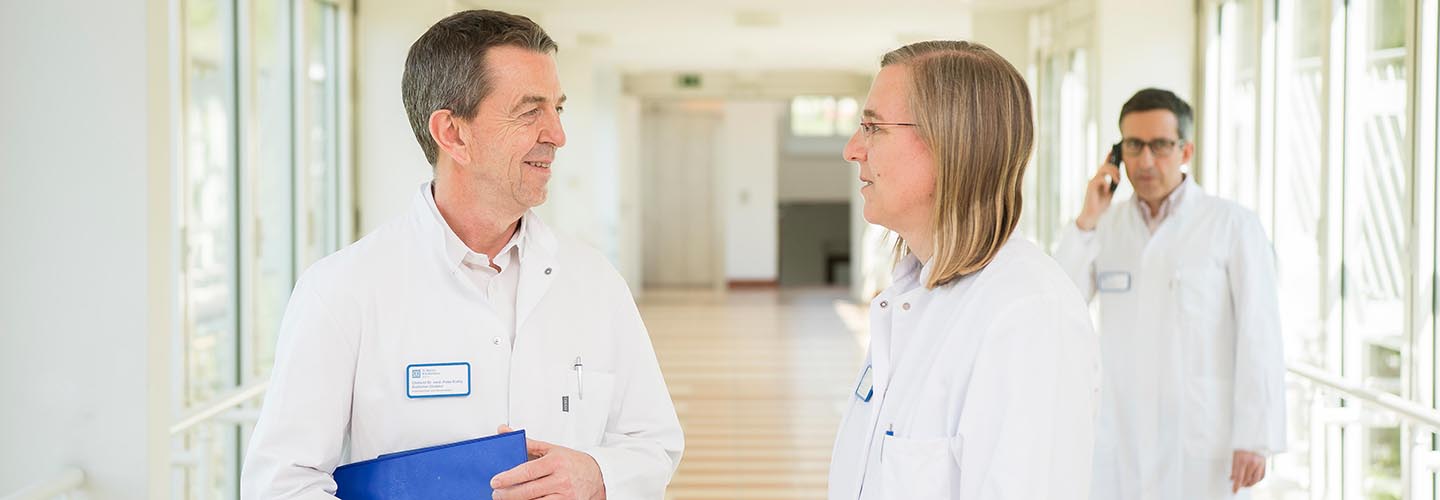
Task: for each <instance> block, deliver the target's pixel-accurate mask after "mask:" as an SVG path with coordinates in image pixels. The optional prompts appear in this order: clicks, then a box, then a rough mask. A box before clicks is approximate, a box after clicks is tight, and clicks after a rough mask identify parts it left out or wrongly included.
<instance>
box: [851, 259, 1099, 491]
mask: <svg viewBox="0 0 1440 500" xmlns="http://www.w3.org/2000/svg"><path fill="white" fill-rule="evenodd" d="M929 272H930V269H929V266H921V265H920V263H919V261H918V260H916V259H915V257H914V256H910V257H906V258H905V259H904V260H902V261H901V262H900V263H899V264H898V265H897V266H896V268H895V276H896V278H895V282H894V284H892V285H891V286H890V287H889V288H887V289H886V290H885V291H884V292H882V293H881V294H880V295H879V296H877V297H876V298H875V299H874V300H872V301H871V304H870V333H871V335H870V353H869V356H868V358H867V361H866V364H867V365H869V366H868V370H870V372H871V380H873V392H872V391H870V390H868V389H871V387H865V386H864V384H863V381H864V380H865V376H864V375H863V373H865V370H866V368H862V369H861V371H860V372H857V375H859V376H857V378H856V381H857V383H856V385H855V386H850V387H846V388H845V390H847V392H850V394H849V401H848V403H847V408H848V409H847V410H846V412H845V418H844V420H843V421H842V422H841V424H840V431H839V432H838V433H837V434H836V438H835V449H834V452H833V454H832V455H831V462H830V481H829V498H830V500H856V499H861V500H872V499H873V500H890V499H893V500H902V499H903V500H911V499H960V500H1045V499H1066V500H1070V499H1077V498H1084V492H1087V491H1089V481H1090V460H1091V457H1092V438H1093V436H1094V432H1095V406H1096V404H1097V401H1096V398H1097V391H1098V389H1099V384H1100V379H1099V377H1100V373H1099V354H1098V350H1099V346H1098V340H1097V339H1096V337H1095V333H1094V331H1093V329H1092V328H1091V326H1090V319H1089V316H1088V314H1087V312H1086V309H1085V305H1084V301H1083V300H1082V299H1081V298H1080V296H1079V294H1078V293H1076V291H1075V287H1074V286H1073V285H1072V284H1071V283H1070V282H1069V279H1068V278H1067V277H1066V276H1065V274H1064V273H1063V272H1062V271H1061V270H1060V268H1059V266H1057V265H1056V264H1055V262H1054V261H1053V260H1051V259H1050V258H1049V257H1048V256H1046V255H1045V254H1044V253H1043V252H1041V251H1040V250H1039V249H1038V248H1035V246H1034V245H1033V244H1031V243H1030V242H1028V241H1025V240H1024V239H1023V238H1020V237H1019V236H1013V237H1011V239H1010V241H1009V242H1007V243H1006V244H1005V246H1004V247H1002V248H1001V250H1000V252H999V253H998V254H997V255H996V256H995V258H994V260H992V261H991V262H990V264H989V265H987V266H986V267H985V268H984V269H982V270H980V271H978V272H976V273H973V274H971V275H968V276H965V277H962V278H960V279H959V280H956V281H953V282H951V283H949V284H946V285H944V286H940V287H937V288H935V289H933V290H932V289H928V288H926V287H925V286H924V285H923V283H924V282H925V279H924V278H925V276H926V275H928V273H929ZM857 388H858V389H859V390H858V391H853V389H857ZM855 392H859V393H861V394H859V395H857V394H855ZM866 394H869V395H870V397H869V399H868V401H867V400H866V399H865V398H864V396H865V395H866Z"/></svg>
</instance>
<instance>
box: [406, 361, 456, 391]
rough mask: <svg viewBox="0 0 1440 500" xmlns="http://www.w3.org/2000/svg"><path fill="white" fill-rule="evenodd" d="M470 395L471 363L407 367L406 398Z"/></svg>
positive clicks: (426, 364)
mask: <svg viewBox="0 0 1440 500" xmlns="http://www.w3.org/2000/svg"><path fill="white" fill-rule="evenodd" d="M469 395H470V363H463V362H457V363H425V364H414V365H409V366H406V367H405V396H406V397H409V398H412V399H413V398H443V397H464V396H469Z"/></svg>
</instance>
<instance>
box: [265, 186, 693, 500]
mask: <svg viewBox="0 0 1440 500" xmlns="http://www.w3.org/2000/svg"><path fill="white" fill-rule="evenodd" d="M423 189H427V190H428V189H429V184H428V183H427V184H426V186H425V187H424V188H423ZM431 210H432V208H431V207H430V206H429V205H427V201H426V198H425V196H424V193H423V192H422V193H421V194H420V195H419V196H417V197H416V202H415V204H414V206H413V207H412V208H411V210H410V212H409V214H408V215H407V216H405V217H402V218H401V219H398V220H396V221H394V222H392V223H390V224H388V225H386V226H384V227H381V228H380V229H378V230H376V231H375V232H374V233H372V234H370V235H369V236H366V237H365V238H364V239H362V240H360V241H359V242H356V243H355V244H353V245H350V246H349V247H346V248H345V249H344V250H341V251H340V252H337V253H336V254H334V255H331V256H329V257H326V258H325V259H322V260H321V261H320V262H317V263H316V264H315V265H314V266H312V267H311V268H310V269H309V270H307V271H306V272H305V274H304V276H303V277H302V278H301V279H300V281H299V283H297V284H296V287H295V291H294V293H293V294H292V295H291V299H290V305H289V307H288V308H287V310H286V312H285V318H284V321H283V323H282V325H281V329H280V338H279V344H278V346H277V352H276V359H275V368H274V372H273V375H272V378H271V383H270V389H269V390H268V393H267V394H266V397H265V404H264V407H263V409H262V411H261V415H260V420H259V422H258V423H257V424H256V428H255V433H254V435H253V437H252V439H251V442H250V448H249V451H248V453H247V454H246V460H245V466H244V471H243V473H242V477H241V488H242V493H241V496H242V497H244V498H246V499H262V498H263V499H278V498H310V499H329V498H334V497H333V496H332V495H333V493H334V491H335V482H334V481H333V479H332V478H331V473H332V471H334V470H335V468H336V467H337V466H339V465H342V464H345V463H350V462H357V461H361V460H366V459H370V458H374V457H376V456H378V455H381V454H385V453H393V452H398V451H403V450H410V449H414V448H420V447H425V446H433V445H438V444H443V443H450V442H455V441H461V440H466V439H473V438H477V437H482V436H489V435H492V434H495V430H496V428H497V427H498V426H499V425H500V424H505V423H508V424H509V425H510V426H512V427H514V428H516V429H524V430H525V431H526V433H527V435H528V437H531V438H534V439H538V440H542V441H548V442H551V443H555V444H558V445H561V446H566V447H570V448H574V449H577V450H580V451H583V452H585V453H588V454H590V455H591V456H593V457H594V459H595V461H596V463H598V464H599V466H600V471H601V474H602V475H603V477H604V479H605V488H606V490H607V492H608V496H609V497H610V498H635V499H659V498H661V497H662V496H663V492H664V489H665V485H666V484H667V483H668V482H669V480H670V477H671V475H672V474H673V473H674V471H675V467H676V466H677V465H678V464H679V461H680V454H681V450H682V448H683V447H684V438H683V435H682V434H681V429H680V424H679V421H678V419H677V418H676V415H675V408H674V406H673V404H672V403H671V400H670V395H669V391H668V390H667V389H666V387H665V381H664V379H663V378H661V374H660V368H659V364H658V363H657V362H656V360H655V353H654V350H653V349H652V347H651V343H650V338H649V336H648V334H647V333H646V331H645V325H644V324H643V323H641V321H640V315H639V313H638V312H637V310H636V308H635V303H634V300H633V299H632V298H631V296H630V291H629V288H628V287H627V286H626V284H625V282H624V281H623V280H622V279H621V277H620V275H619V274H618V273H616V271H615V270H614V268H613V267H611V266H610V264H609V263H608V262H607V261H606V260H605V258H604V257H603V256H601V255H600V254H599V253H598V252H596V251H594V250H592V249H590V248H588V247H585V246H583V245H581V244H579V243H577V242H574V241H571V240H568V239H562V238H560V237H558V236H557V235H555V234H553V233H551V232H550V230H549V229H548V228H546V226H545V225H544V223H543V222H542V221H541V220H540V218H539V217H537V216H536V215H535V214H534V213H533V212H532V213H527V214H526V215H525V217H524V219H523V221H522V225H523V227H524V230H526V231H528V233H527V243H526V244H527V245H528V246H527V249H526V251H525V257H524V259H525V260H523V261H522V264H521V268H520V270H521V276H520V282H519V287H518V295H517V296H516V311H515V312H516V315H515V324H516V334H515V341H514V343H513V345H512V346H511V347H510V348H508V349H497V348H495V347H492V346H486V345H485V344H487V343H496V344H499V343H500V339H501V338H509V333H507V332H505V331H504V329H503V328H502V326H501V325H500V322H499V320H497V319H496V316H495V313H494V312H493V311H491V310H490V309H489V308H488V307H487V305H486V304H485V303H484V302H483V300H482V299H480V298H479V297H478V296H477V294H474V293H471V292H473V290H474V287H473V286H467V285H469V284H468V283H467V282H466V281H465V278H464V277H462V276H460V275H458V274H457V273H454V272H451V270H452V269H453V264H454V263H453V262H447V260H446V259H445V256H444V254H445V238H446V229H447V228H446V227H445V226H444V224H443V221H442V220H437V219H436V217H434V216H433V214H432V212H431ZM552 268H553V269H554V270H555V272H553V273H547V272H546V271H548V270H550V269H552ZM562 271H563V272H562ZM577 357H579V358H583V360H584V363H585V375H584V382H583V383H584V394H585V398H584V399H580V398H578V397H577V395H578V393H579V391H580V387H578V385H579V384H580V383H581V382H580V381H579V380H578V378H577V377H576V373H575V370H574V363H575V360H576V358H577ZM453 362H464V363H469V364H470V395H468V396H465V397H435V398H423V399H411V398H408V397H407V395H406V390H407V382H406V379H405V374H406V367H407V366H408V365H410V364H419V363H453ZM563 397H568V399H569V408H568V409H569V411H564V410H565V408H563V407H562V398H563ZM347 447H348V450H349V453H348V454H345V453H344V451H345V450H346V449H347Z"/></svg>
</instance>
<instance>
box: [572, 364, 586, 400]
mask: <svg viewBox="0 0 1440 500" xmlns="http://www.w3.org/2000/svg"><path fill="white" fill-rule="evenodd" d="M574 368H575V388H576V391H577V394H576V395H577V396H580V399H585V362H584V361H581V360H580V356H575V366H574Z"/></svg>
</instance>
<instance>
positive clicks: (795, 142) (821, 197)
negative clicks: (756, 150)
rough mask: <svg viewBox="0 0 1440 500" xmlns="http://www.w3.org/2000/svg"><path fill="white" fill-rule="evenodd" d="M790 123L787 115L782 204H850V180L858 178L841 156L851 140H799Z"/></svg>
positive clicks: (782, 144)
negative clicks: (792, 133)
mask: <svg viewBox="0 0 1440 500" xmlns="http://www.w3.org/2000/svg"><path fill="white" fill-rule="evenodd" d="M857 99H858V100H860V101H863V100H864V98H863V97H860V98H857ZM789 120H790V115H789V113H786V114H785V115H784V116H782V117H781V121H780V124H779V128H780V132H781V134H780V135H781V138H780V157H779V158H778V161H779V165H778V169H779V172H778V174H779V194H778V196H779V200H780V202H781V203H787V202H837V203H844V202H849V201H850V194H851V189H853V186H851V183H850V179H851V178H852V177H859V175H858V172H857V170H856V167H855V165H854V164H852V163H850V162H848V161H845V158H844V157H843V153H842V152H843V151H844V150H845V142H846V141H848V140H849V139H850V137H849V136H840V137H796V136H794V135H791V134H790V123H789Z"/></svg>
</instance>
